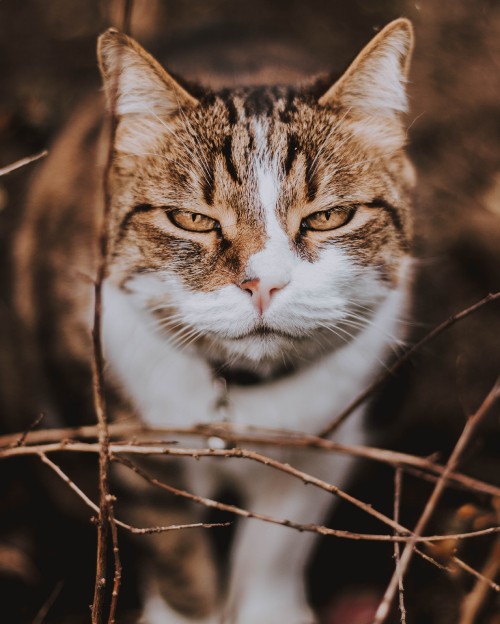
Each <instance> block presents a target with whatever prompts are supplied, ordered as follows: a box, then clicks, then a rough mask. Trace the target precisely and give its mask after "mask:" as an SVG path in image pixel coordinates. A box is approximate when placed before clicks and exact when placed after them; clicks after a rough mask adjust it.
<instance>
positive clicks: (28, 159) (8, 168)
mask: <svg viewBox="0 0 500 624" xmlns="http://www.w3.org/2000/svg"><path fill="white" fill-rule="evenodd" d="M48 153H49V152H48V151H47V150H43V152H40V153H39V154H35V155H34V156H27V157H26V158H21V160H17V161H16V162H14V163H12V164H11V165H7V166H6V167H2V168H1V169H0V177H2V176H4V175H7V174H8V173H11V172H12V171H15V170H16V169H20V168H21V167H25V166H26V165H29V164H30V163H32V162H35V161H36V160H40V158H45V156H47V154H48Z"/></svg>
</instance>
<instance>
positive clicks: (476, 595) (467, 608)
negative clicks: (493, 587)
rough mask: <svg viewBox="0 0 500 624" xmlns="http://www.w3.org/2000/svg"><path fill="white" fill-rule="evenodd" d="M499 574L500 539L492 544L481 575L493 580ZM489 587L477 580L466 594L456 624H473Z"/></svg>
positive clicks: (482, 580) (482, 581) (481, 580)
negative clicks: (458, 620)
mask: <svg viewBox="0 0 500 624" xmlns="http://www.w3.org/2000/svg"><path fill="white" fill-rule="evenodd" d="M499 572H500V538H497V540H496V542H495V543H494V544H493V548H492V550H491V553H490V555H489V557H488V560H487V561H486V563H485V565H484V567H483V569H482V570H481V573H482V575H483V577H484V578H486V579H490V580H493V579H494V578H495V577H496V576H498V573H499ZM488 589H490V588H489V585H488V583H486V582H485V580H484V579H478V580H477V582H476V584H475V585H474V587H473V588H472V591H471V592H470V593H469V594H467V596H466V597H465V600H464V602H463V604H462V613H461V617H460V622H459V623H458V624H474V622H476V621H477V620H476V618H477V615H478V613H479V611H480V610H481V608H482V606H483V605H484V602H485V601H486V598H487V597H488Z"/></svg>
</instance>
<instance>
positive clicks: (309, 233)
mask: <svg viewBox="0 0 500 624" xmlns="http://www.w3.org/2000/svg"><path fill="white" fill-rule="evenodd" d="M412 47H413V34H412V27H411V24H410V22H408V21H407V20H406V19H399V20H396V21H394V22H392V23H390V24H389V25H388V26H386V27H385V28H384V29H383V30H382V31H381V32H380V33H378V34H377V35H376V36H375V38H374V39H373V40H372V41H371V42H370V43H369V44H368V45H367V46H366V47H365V48H364V49H363V50H362V51H361V53H360V54H359V56H358V57H357V58H356V59H355V61H354V62H353V63H352V64H351V65H350V67H349V68H348V69H347V70H346V72H345V73H344V74H343V75H342V76H341V77H340V78H339V79H338V80H336V81H335V82H334V83H333V85H331V86H330V85H323V86H322V83H314V85H312V86H306V87H297V88H292V87H286V86H276V87H261V88H255V87H252V88H250V87H238V88H234V89H224V90H221V91H215V92H212V91H208V90H206V91H204V90H203V89H201V88H199V87H191V86H189V85H186V86H184V85H182V84H181V83H180V82H179V81H177V80H175V79H174V78H173V77H172V76H170V75H169V74H168V73H167V72H166V71H165V70H164V69H163V68H162V67H161V66H160V65H159V64H158V63H157V62H156V61H155V60H154V59H153V58H152V57H151V56H150V55H149V54H148V53H147V52H146V51H145V50H143V49H142V48H141V47H140V46H139V44H138V43H136V42H135V41H134V40H133V39H131V38H130V37H128V36H126V35H123V34H121V33H119V32H117V31H116V30H113V29H111V30H108V31H107V32H106V33H104V34H103V35H102V36H101V38H100V40H99V46H98V53H99V64H100V69H101V73H102V76H103V83H104V90H105V94H106V97H107V102H108V108H109V110H110V111H111V112H112V113H113V114H114V115H115V120H116V133H115V143H114V145H113V154H114V156H113V163H112V167H111V171H110V172H109V180H108V187H109V191H110V198H111V208H110V215H109V217H110V218H109V222H108V224H107V227H108V231H107V233H108V238H109V254H108V262H107V275H106V279H105V281H104V285H103V338H104V352H105V358H106V363H107V368H106V375H107V378H108V382H109V392H110V394H112V395H113V396H114V397H115V399H116V401H115V403H114V405H117V406H118V407H116V408H115V411H116V412H120V410H123V411H133V412H135V413H136V414H137V415H138V417H139V418H140V419H141V421H142V422H144V423H145V424H146V425H148V426H151V427H156V426H158V427H166V426H174V427H175V426H180V427H186V426H192V425H195V424H198V423H215V422H218V421H220V420H221V419H222V417H223V418H224V419H225V422H226V424H227V425H228V426H230V427H235V428H238V429H241V428H243V429H244V428H245V427H249V426H251V427H258V428H272V429H281V430H289V431H300V432H304V433H309V434H316V433H318V432H319V431H321V430H322V429H323V428H324V427H325V426H326V425H327V424H328V423H329V422H330V421H331V420H332V418H333V417H334V416H335V414H336V413H338V412H339V411H341V410H342V409H343V408H344V407H345V406H346V405H347V404H348V403H349V402H350V400H351V399H352V398H353V397H355V396H356V395H357V394H358V393H359V392H360V391H361V390H363V389H364V388H365V387H366V386H367V384H368V383H369V382H370V381H371V380H372V379H373V378H374V376H376V375H377V373H378V372H379V370H380V368H381V366H382V365H383V362H384V359H385V358H386V357H387V354H388V351H389V349H390V347H391V346H393V345H394V344H396V343H397V342H398V341H399V340H400V339H401V338H402V332H403V326H404V325H403V323H402V322H401V321H402V319H403V318H404V316H405V312H406V309H407V306H408V299H409V288H410V282H411V266H412V262H411V252H410V246H411V214H410V198H411V189H412V187H413V185H414V174H413V169H412V166H411V164H410V163H409V161H408V159H407V157H406V154H405V151H404V147H405V142H406V132H405V127H404V113H405V112H406V110H407V96H406V91H405V84H406V81H407V77H408V71H409V61H410V57H411V52H412ZM68 128H69V129H68V130H67V132H66V133H65V134H64V135H63V137H62V138H61V139H60V140H59V143H58V144H56V145H55V146H54V148H53V150H52V154H51V157H50V158H49V160H48V161H47V163H46V165H45V167H44V169H43V171H42V172H41V174H40V176H39V179H38V181H37V183H36V185H35V188H34V190H33V192H32V197H31V200H30V202H29V206H28V212H27V217H26V220H25V223H24V225H23V228H22V230H21V232H20V235H19V237H18V240H17V242H16V258H17V266H18V272H17V277H16V289H17V302H18V303H17V306H18V310H19V313H20V316H21V317H22V319H23V321H24V324H25V326H26V327H27V329H28V331H30V332H31V333H32V334H33V336H35V337H36V340H37V341H38V344H39V345H40V354H41V355H40V359H39V362H38V363H37V366H38V367H39V368H40V369H44V370H46V371H48V374H47V377H46V378H47V384H46V386H45V388H43V389H42V390H41V392H40V403H41V404H43V407H44V410H45V411H46V413H47V414H48V419H49V421H50V420H51V419H52V421H54V422H58V419H59V418H60V414H64V413H65V409H66V408H67V407H68V405H71V406H72V409H73V407H74V404H75V401H74V396H72V395H74V394H75V393H76V395H77V396H81V397H82V398H81V401H80V404H79V408H80V412H81V413H80V414H78V413H74V412H73V415H74V419H75V421H78V419H79V418H81V419H84V418H85V414H88V413H89V411H90V410H91V406H90V399H89V396H88V394H87V395H86V393H85V392H84V391H82V386H85V384H88V382H89V366H88V363H89V361H90V358H91V342H90V331H91V326H92V308H93V301H92V284H91V280H89V279H85V275H86V276H93V275H95V271H96V262H97V252H96V250H97V244H96V241H97V237H98V232H99V223H100V219H99V215H100V213H101V208H102V206H101V201H102V200H101V199H100V198H101V195H102V186H101V183H100V176H101V175H102V170H103V164H104V161H105V157H106V154H105V150H104V149H103V148H102V144H101V148H96V147H94V146H95V139H96V136H97V134H98V133H99V115H98V113H96V107H95V106H94V107H86V108H85V109H84V111H83V112H80V113H79V115H78V116H77V117H75V119H74V120H73V122H72V123H70V124H69V127H68ZM82 145H83V146H86V150H87V152H86V153H85V151H84V153H83V154H82V152H81V146H82ZM79 153H80V154H82V155H81V156H79ZM73 159H74V160H75V165H74V166H73V168H72V169H71V175H69V174H67V175H65V169H67V168H68V163H69V162H71V161H72V160H73ZM42 310H43V311H44V312H43V314H42ZM42 317H43V318H42ZM54 377H58V378H59V381H60V380H61V379H63V380H67V383H66V381H65V382H64V383H62V384H61V385H62V386H64V391H63V392H62V393H57V394H56V393H54V392H53V389H51V387H50V386H51V384H53V383H54V381H53V380H54ZM218 379H219V380H220V379H222V380H223V381H224V384H222V385H225V387H226V392H225V393H224V397H223V399H224V403H225V404H226V405H225V408H224V410H223V411H222V410H221V409H220V407H218V405H220V403H221V383H220V382H218V381H217V380H218ZM86 387H87V388H88V387H90V385H87V386H86ZM115 417H116V414H115ZM336 439H337V440H338V441H340V442H343V443H349V444H363V443H365V442H366V440H367V433H366V430H365V427H364V426H363V410H362V409H359V410H357V411H356V412H355V413H354V414H353V415H352V416H351V417H350V418H349V419H348V420H347V421H346V423H345V424H344V425H343V426H342V427H341V428H340V429H339V430H338V431H337V432H336ZM189 444H190V445H192V444H193V442H192V441H189ZM201 444H204V443H201ZM265 452H266V453H268V454H270V455H273V456H274V457H277V458H279V459H281V460H283V461H288V462H290V463H291V464H292V465H294V466H295V467H297V468H300V469H302V470H304V471H305V472H308V473H311V474H314V475H315V476H317V477H319V478H323V479H325V480H326V481H329V482H332V483H334V484H335V485H338V486H339V487H342V485H343V484H344V483H345V482H346V479H347V477H348V475H349V472H350V468H351V460H350V459H348V458H346V457H339V456H336V455H333V454H332V455H329V454H326V453H325V454H321V455H320V454H318V453H315V452H312V451H300V452H297V451H291V450H289V451H287V450H284V449H280V450H279V451H276V450H271V449H269V448H268V449H266V451H265ZM184 467H185V471H186V475H185V478H186V483H187V486H186V487H187V489H189V490H190V491H193V492H195V493H196V494H200V495H203V496H212V497H213V496H215V495H216V494H217V492H218V491H219V490H220V489H221V488H222V487H225V486H226V485H230V486H231V487H233V488H235V489H236V490H237V491H238V493H239V495H240V496H241V499H242V501H243V504H244V506H245V507H247V508H248V509H251V510H253V511H256V512H260V513H263V514H267V515H269V516H275V517H277V518H286V519H290V520H294V521H296V522H301V523H321V522H322V521H323V520H324V517H325V514H326V511H327V509H328V506H329V505H330V503H331V499H332V497H331V496H330V495H329V494H328V493H326V492H324V491H321V490H319V489H315V488H312V487H308V488H305V487H304V486H303V485H302V484H300V483H298V482H295V481H294V480H292V479H291V478H290V477H288V476H287V475H284V474H283V473H280V472H277V471H273V470H271V469H269V468H267V467H264V466H259V465H256V464H255V465H254V464H251V463H250V462H249V461H248V460H242V459H232V460H223V461H222V462H221V461H219V460H217V459H204V460H201V461H200V462H194V461H189V462H184ZM127 479H129V480H130V481H131V482H132V485H131V488H130V491H131V492H133V491H134V490H133V488H134V487H136V486H135V484H136V481H135V477H134V476H133V475H130V474H129V475H128V476H124V477H123V481H124V482H126V481H127ZM141 497H142V490H141V489H138V490H137V505H136V507H137V508H136V509H135V510H134V511H133V512H131V513H132V515H135V517H136V518H142V523H143V524H145V522H146V521H147V518H148V511H147V509H146V507H147V505H142V504H141V502H140V501H142V498H141ZM152 513H153V514H154V513H156V514H157V515H158V510H153V512H152ZM158 524H165V522H158ZM185 535H186V534H185ZM157 537H158V539H165V540H170V541H169V542H168V544H171V541H172V540H175V539H180V540H184V542H183V543H184V544H188V545H189V547H191V548H194V546H193V545H194V544H195V542H196V540H202V539H203V537H200V536H198V537H194V534H193V533H190V534H189V536H187V537H186V536H183V537H179V538H177V537H175V538H173V537H167V536H164V537H163V538H161V537H160V536H157ZM313 539H314V537H313V534H312V533H300V534H299V533H297V532H296V531H294V530H292V529H291V528H285V527H282V526H276V525H272V524H268V523H263V522H259V521H257V520H245V521H242V522H241V523H240V524H239V526H238V527H237V531H236V536H235V539H234V544H233V547H232V550H231V553H230V561H229V572H228V575H227V576H228V582H227V588H226V589H225V591H224V592H223V594H224V596H223V598H221V599H218V600H216V599H211V600H208V599H207V601H206V603H207V604H206V605H205V606H204V607H200V608H198V609H197V608H196V607H195V606H193V605H190V604H188V603H189V600H188V601H185V603H184V604H182V605H180V604H179V600H178V599H176V597H175V596H173V595H172V590H171V589H170V590H168V589H165V586H164V580H165V579H164V577H166V576H168V575H167V574H166V573H165V567H168V566H169V565H170V566H171V567H172V565H173V563H172V562H171V561H170V562H169V561H164V560H163V557H165V556H167V555H163V554H162V553H164V552H165V551H168V550H169V549H170V550H172V548H173V547H171V546H168V547H166V548H158V549H157V552H156V553H154V554H152V556H151V557H152V558H151V561H150V562H149V566H148V567H147V569H146V566H145V576H144V581H143V591H144V607H143V612H142V615H141V621H142V622H144V623H145V624H160V623H161V624H182V623H185V622H192V621H198V622H203V624H209V623H210V624H212V623H213V624H215V623H216V622H225V623H232V624H251V623H252V624H253V623H255V622H262V623H264V624H278V623H280V624H282V623H283V622H286V623H287V624H311V623H312V622H316V621H317V619H316V617H315V615H314V613H313V611H312V609H311V607H310V606H309V605H308V601H307V596H306V590H305V585H304V568H305V565H306V563H307V559H308V555H309V552H310V550H311V546H312V543H313ZM200 548H201V549H203V546H200ZM181 550H182V549H181ZM188 550H189V548H188ZM181 557H182V555H181ZM188 558H189V555H188V554H186V559H188ZM179 565H182V563H180V564H179ZM193 565H194V566H196V563H193ZM200 565H201V564H200ZM202 569H203V570H205V568H202ZM207 569H208V568H207ZM206 582H207V585H209V586H210V588H211V589H210V591H209V592H208V593H210V592H211V594H213V595H217V592H218V590H217V587H216V585H217V580H214V578H212V576H210V573H209V572H207V577H206ZM193 591H194V590H193ZM204 591H205V589H203V588H201V589H200V588H199V593H200V595H202V594H203V592H204ZM207 591H208V590H207ZM174 593H175V592H174ZM188 593H189V592H188ZM195 593H196V592H195ZM198 597H199V596H198ZM193 602H195V600H194V599H193ZM182 611H183V613H182ZM191 616H196V617H194V618H193V617H191Z"/></svg>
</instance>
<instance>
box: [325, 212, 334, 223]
mask: <svg viewBox="0 0 500 624" xmlns="http://www.w3.org/2000/svg"><path fill="white" fill-rule="evenodd" d="M331 214H332V211H331V210H327V211H326V212H325V219H326V220H327V221H329V220H330V215H331Z"/></svg>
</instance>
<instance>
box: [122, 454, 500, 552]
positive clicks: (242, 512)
mask: <svg viewBox="0 0 500 624" xmlns="http://www.w3.org/2000/svg"><path fill="white" fill-rule="evenodd" d="M228 450H229V451H231V450H234V449H228ZM218 452H219V453H223V451H218ZM221 456H222V455H221ZM239 456H240V457H241V455H239ZM111 457H112V459H113V461H117V462H119V463H121V464H123V465H125V466H127V467H128V468H130V469H131V470H133V471H134V472H136V473H137V474H139V475H140V476H141V477H142V478H143V479H145V480H146V481H148V482H149V483H151V485H154V486H155V487H158V488H161V489H164V490H166V491H168V492H170V493H172V494H175V495H176V496H181V497H183V498H187V499H189V500H192V501H194V502H196V503H199V504H201V505H204V506H206V507H210V508H214V509H220V510H221V511H228V512H230V513H233V514H235V515H238V516H243V517H245V518H256V519H258V520H262V521H263V522H270V523H271V524H281V525H283V526H287V527H290V528H292V529H296V530H298V531H308V532H312V533H318V534H320V535H329V536H332V537H338V538H342V539H350V540H366V541H372V542H412V543H420V542H423V543H432V542H442V541H445V540H450V539H468V538H474V537H482V536H484V535H492V534H496V533H500V526H499V527H490V528H488V529H482V530H478V531H471V532H469V533H459V534H453V535H428V536H422V535H420V536H416V535H415V534H414V533H412V532H411V531H409V530H408V529H407V528H406V527H404V526H402V525H401V524H399V523H397V522H394V520H392V519H391V518H388V517H387V516H384V514H381V513H380V512H377V511H375V514H376V515H375V517H377V518H378V519H379V520H381V521H382V522H384V523H385V524H388V525H389V526H391V527H392V528H394V529H395V530H397V531H398V532H399V534H398V535H386V534H374V533H353V532H352V531H345V530H340V529H330V528H328V527H325V526H322V525H316V524H300V523H298V522H293V521H291V520H288V519H287V520H282V519H279V518H275V517H272V516H267V515H264V514H258V513H254V512H252V511H249V510H247V509H242V508H240V507H237V506H235V505H226V504H225V503H221V502H219V501H215V500H213V499H210V498H205V497H202V496H197V495H195V494H191V493H189V492H186V491H185V490H180V489H178V488H175V487H173V486H171V485H167V484H166V483H162V482H161V481H159V480H158V479H155V478H154V477H151V476H150V475H148V474H147V473H146V472H144V471H143V470H142V469H140V468H139V467H138V466H137V465H136V464H134V463H133V462H131V461H130V460H129V459H126V458H125V457H122V456H120V455H115V454H114V453H113V454H112V456H111ZM226 457H227V455H226ZM236 457H238V455H236ZM289 474H293V473H289ZM307 476H309V475H307ZM317 482H318V483H317V485H318V486H319V487H322V486H320V485H319V483H321V482H319V480H317ZM311 483H314V481H311ZM327 486H328V487H334V486H329V485H328V484H327ZM326 489H327V488H326ZM328 491H330V490H328ZM356 502H357V506H358V507H360V508H363V506H364V505H366V503H362V501H359V500H357V499H356ZM359 503H361V505H359ZM372 511H373V510H372ZM367 513H369V512H367ZM370 515H374V514H370Z"/></svg>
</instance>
